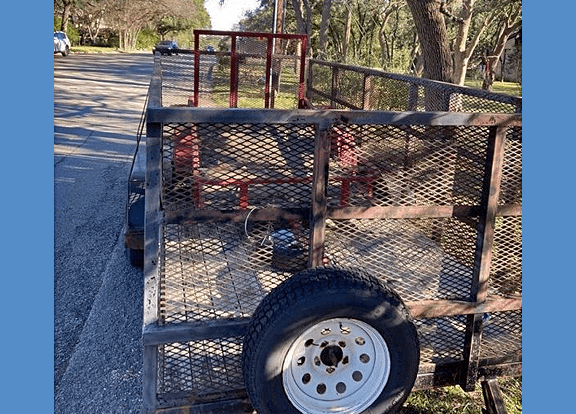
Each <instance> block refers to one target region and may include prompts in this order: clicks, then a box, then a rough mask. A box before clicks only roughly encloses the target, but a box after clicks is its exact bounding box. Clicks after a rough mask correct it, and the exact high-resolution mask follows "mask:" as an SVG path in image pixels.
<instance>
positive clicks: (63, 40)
mask: <svg viewBox="0 0 576 414" xmlns="http://www.w3.org/2000/svg"><path fill="white" fill-rule="evenodd" d="M54 53H55V54H56V53H62V56H68V54H69V53H70V39H68V36H66V33H64V32H54Z"/></svg>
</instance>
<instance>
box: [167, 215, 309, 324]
mask: <svg viewBox="0 0 576 414" xmlns="http://www.w3.org/2000/svg"><path fill="white" fill-rule="evenodd" d="M275 226H276V227H275ZM280 228H281V225H280V224H278V223H265V222H252V221H248V222H246V223H198V224H189V225H176V224H168V225H165V226H164V237H163V244H162V249H163V251H162V255H161V258H162V260H161V282H160V315H161V322H162V323H165V324H166V323H178V322H186V321H199V320H206V319H217V318H233V317H244V316H251V315H252V313H253V312H254V310H255V309H256V307H257V306H258V304H259V303H260V301H261V300H262V298H263V297H264V296H265V295H266V294H267V293H268V292H270V291H271V290H272V289H273V288H274V287H276V286H278V284H280V282H281V281H282V280H284V279H286V278H287V277H289V276H290V275H291V274H292V273H294V271H295V270H298V269H302V268H304V267H305V266H306V258H307V256H306V253H307V248H306V243H307V240H308V235H307V234H306V232H305V230H302V232H301V233H300V234H297V229H293V231H294V232H295V233H296V237H297V239H298V242H299V243H301V245H302V248H301V250H300V251H301V255H300V256H299V257H292V261H291V263H288V264H286V263H285V261H282V257H280V258H279V257H278V255H277V254H276V255H275V252H274V248H273V246H272V240H271V237H272V235H273V233H274V231H276V230H279V229H280ZM301 228H303V227H301ZM283 264H284V266H283Z"/></svg>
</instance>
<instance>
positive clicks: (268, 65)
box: [192, 30, 308, 108]
mask: <svg viewBox="0 0 576 414" xmlns="http://www.w3.org/2000/svg"><path fill="white" fill-rule="evenodd" d="M203 36H204V37H208V36H212V37H221V38H223V39H225V38H229V39H230V41H231V47H230V51H229V52H216V55H219V56H230V74H229V88H230V94H229V107H230V108H237V107H238V94H239V64H240V59H241V58H247V57H250V58H253V59H254V58H260V59H264V60H265V71H264V73H263V74H262V75H263V76H262V77H263V78H264V96H263V97H264V99H263V100H264V108H274V107H275V99H274V91H272V87H273V86H274V85H272V79H275V78H276V77H277V74H276V73H275V72H274V71H275V70H276V67H275V66H276V65H275V64H274V61H275V60H280V59H282V58H285V57H283V56H281V53H280V52H275V53H273V51H274V47H273V43H274V42H275V41H277V40H296V41H299V42H300V44H301V47H300V55H299V56H295V57H296V58H297V59H298V60H299V62H300V71H299V75H298V84H297V92H296V93H297V101H298V106H299V107H303V106H302V105H303V102H304V95H305V78H306V73H305V67H306V48H307V40H308V37H307V35H295V34H284V33H264V32H232V31H221V30H194V56H195V58H194V62H195V64H194V94H193V101H192V103H193V106H202V105H200V101H199V94H200V77H201V75H200V68H201V62H200V56H201V54H203V53H205V52H203V51H201V50H200V38H201V37H203ZM239 38H242V39H244V38H249V39H256V40H258V41H266V46H265V47H266V51H265V52H258V51H244V52H241V53H240V52H239V50H238V49H239V46H238V39H239Z"/></svg>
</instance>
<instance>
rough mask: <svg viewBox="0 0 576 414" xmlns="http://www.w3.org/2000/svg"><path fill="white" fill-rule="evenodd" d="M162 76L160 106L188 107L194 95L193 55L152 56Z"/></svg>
mask: <svg viewBox="0 0 576 414" xmlns="http://www.w3.org/2000/svg"><path fill="white" fill-rule="evenodd" d="M154 60H155V62H156V63H155V64H157V65H160V68H161V76H162V106H184V105H188V101H189V99H190V98H191V97H192V96H193V95H194V55H193V54H191V53H179V54H170V55H160V54H158V53H157V54H155V55H154Z"/></svg>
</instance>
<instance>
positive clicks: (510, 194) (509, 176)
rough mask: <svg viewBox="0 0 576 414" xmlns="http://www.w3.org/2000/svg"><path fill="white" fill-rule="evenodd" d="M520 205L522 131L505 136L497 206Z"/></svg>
mask: <svg viewBox="0 0 576 414" xmlns="http://www.w3.org/2000/svg"><path fill="white" fill-rule="evenodd" d="M512 203H515V204H522V129H521V128H511V129H510V131H509V133H508V134H507V136H506V142H505V147H504V161H503V168H502V184H501V189H500V200H499V204H500V205H503V204H512Z"/></svg>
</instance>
